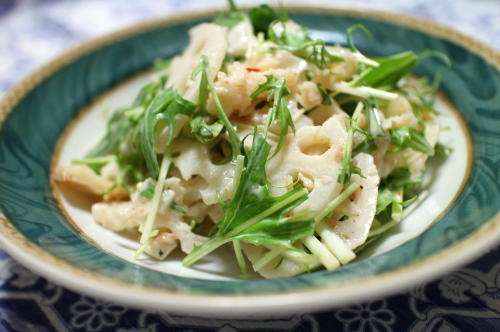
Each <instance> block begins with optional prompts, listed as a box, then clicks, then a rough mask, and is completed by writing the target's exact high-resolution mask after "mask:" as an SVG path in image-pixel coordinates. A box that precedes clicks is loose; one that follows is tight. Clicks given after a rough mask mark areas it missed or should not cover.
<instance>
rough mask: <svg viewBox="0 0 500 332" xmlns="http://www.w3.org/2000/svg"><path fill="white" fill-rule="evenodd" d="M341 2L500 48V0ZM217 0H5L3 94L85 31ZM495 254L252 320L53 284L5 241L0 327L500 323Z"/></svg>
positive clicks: (0, 66)
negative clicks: (334, 302)
mask: <svg viewBox="0 0 500 332" xmlns="http://www.w3.org/2000/svg"><path fill="white" fill-rule="evenodd" d="M322 1H323V3H324V2H329V3H331V2H332V1H328V0H322ZM322 1H318V0H317V1H308V3H312V2H314V3H318V4H321V3H322ZM239 2H240V3H242V2H243V3H246V2H247V1H239ZM290 2H295V1H286V3H290ZM336 3H339V4H343V5H350V6H356V7H360V6H369V7H371V8H379V9H385V10H391V11H402V12H407V13H412V14H416V15H420V16H423V17H426V18H429V19H432V20H436V21H438V22H441V23H444V24H447V25H449V26H452V27H454V28H456V29H458V30H461V31H462V32H465V33H468V34H470V35H473V36H475V37H476V38H478V39H480V40H482V41H483V42H486V43H488V44H490V45H492V46H494V47H496V48H500V1H499V0H468V1H467V0H440V1H435V0H401V1H394V0H351V1H347V0H343V1H337V2H336ZM214 4H218V5H222V4H223V1H222V0H217V1H208V0H206V1H202V0H198V1H196V0H163V1H159V0H140V1H139V0H38V1H28V0H24V1H21V0H17V1H15V0H0V96H1V95H2V94H3V93H5V91H6V90H7V89H8V88H9V87H11V86H12V85H13V84H14V83H15V82H16V81H18V80H20V79H21V78H22V77H23V76H25V75H27V74H28V73H29V72H30V71H32V70H33V69H34V68H36V67H37V66H39V65H40V64H42V63H44V62H46V61H47V60H48V59H51V58H53V57H55V56H57V55H58V54H60V53H61V52H63V51H64V50H66V49H68V48H69V47H71V46H74V45H76V44H78V43H80V42H81V41H83V40H86V39H89V38H93V37H95V36H98V35H102V34H104V33H106V32H109V31H112V30H116V29H118V28H120V27H123V26H126V25H129V24H132V23H134V22H137V21H140V20H144V19H147V18H151V17H158V16H162V15H165V14H169V13H173V12H176V11H179V10H189V9H191V8H200V7H208V6H210V5H214ZM499 258H500V247H498V248H496V249H494V250H492V251H491V252H489V253H488V254H486V255H484V256H483V257H481V258H480V259H478V260H476V261H475V262H473V263H472V264H470V265H469V266H467V267H465V268H462V269H461V270H459V271H457V272H455V273H452V274H448V275H446V276H444V277H442V278H441V279H439V280H437V281H434V282H432V283H429V284H425V285H421V286H419V287H417V288H415V289H413V290H411V291H408V292H404V293H401V294H399V295H396V296H391V297H388V298H385V299H380V300H377V301H373V302H368V303H363V304H359V305H354V306H351V307H346V308H341V309H338V310H334V311H326V312H321V313H315V314H306V315H300V316H299V315H291V316H288V317H282V318H279V319H277V318H276V319H268V320H259V321H250V320H216V319H204V318H194V317H185V316H178V315H172V314H169V313H166V312H153V311H140V310H135V309H130V308H126V307H123V306H120V305H116V304H114V303H108V302H104V301H101V300H96V299H93V298H90V297H86V296H83V295H81V294H77V293H74V292H71V291H68V290H66V289H64V288H61V287H59V286H56V285H54V284H52V283H51V282H49V281H47V280H45V279H44V278H42V277H39V276H37V275H35V274H33V273H32V272H30V271H29V270H27V269H25V268H24V267H22V266H21V265H19V264H18V263H16V262H15V261H13V260H12V259H11V258H10V257H9V256H8V255H6V254H5V253H4V252H2V251H1V250H0V331H67V330H70V331H106V330H109V331H119V332H138V331H144V332H153V331H172V330H179V331H212V330H215V331H224V332H228V331H240V330H242V331H243V330H244V331H254V330H261V331H268V330H273V331H276V330H285V331H288V330H290V331H403V330H412V331H457V330H458V331H500V259H499Z"/></svg>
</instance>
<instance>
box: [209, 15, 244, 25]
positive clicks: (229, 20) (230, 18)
mask: <svg viewBox="0 0 500 332" xmlns="http://www.w3.org/2000/svg"><path fill="white" fill-rule="evenodd" d="M245 18H246V15H245V13H243V12H240V11H230V12H226V13H220V14H217V15H215V16H214V22H215V24H218V25H220V26H224V27H229V28H232V27H234V26H235V25H237V24H238V23H240V22H241V21H243V20H244V19H245Z"/></svg>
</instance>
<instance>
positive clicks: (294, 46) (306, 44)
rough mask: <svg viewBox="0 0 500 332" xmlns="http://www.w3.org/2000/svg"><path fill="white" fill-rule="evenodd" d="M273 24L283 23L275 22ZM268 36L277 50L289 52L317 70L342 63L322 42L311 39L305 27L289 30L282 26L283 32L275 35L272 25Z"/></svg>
mask: <svg viewBox="0 0 500 332" xmlns="http://www.w3.org/2000/svg"><path fill="white" fill-rule="evenodd" d="M273 24H283V23H280V22H276V23H273ZM268 35H269V40H270V41H272V42H273V43H275V44H276V45H277V46H278V48H281V49H284V50H286V51H288V52H291V53H293V54H294V55H295V56H298V57H300V58H302V59H304V60H306V61H307V62H310V63H312V64H314V65H316V66H317V67H318V68H325V67H326V65H327V64H330V63H333V62H339V61H344V58H343V57H341V56H338V55H335V54H332V53H330V52H329V51H328V49H327V48H326V44H325V42H324V41H323V40H321V39H312V38H311V37H310V36H309V34H308V32H307V29H306V28H305V27H301V28H300V29H295V30H289V29H287V28H286V26H285V25H284V24H283V31H282V32H281V33H280V34H279V35H277V34H276V33H275V32H274V30H273V25H271V26H270V27H269V30H268Z"/></svg>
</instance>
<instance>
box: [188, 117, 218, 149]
mask: <svg viewBox="0 0 500 332" xmlns="http://www.w3.org/2000/svg"><path fill="white" fill-rule="evenodd" d="M189 125H190V126H191V133H192V134H193V136H194V137H195V138H196V139H197V140H198V141H200V142H201V143H204V144H207V143H210V142H212V141H213V140H214V139H215V138H217V136H219V134H220V133H221V132H222V129H224V125H223V124H222V122H221V121H215V122H213V123H210V124H209V123H207V122H206V121H205V117H204V116H197V117H194V118H193V119H192V120H191V121H190V122H189Z"/></svg>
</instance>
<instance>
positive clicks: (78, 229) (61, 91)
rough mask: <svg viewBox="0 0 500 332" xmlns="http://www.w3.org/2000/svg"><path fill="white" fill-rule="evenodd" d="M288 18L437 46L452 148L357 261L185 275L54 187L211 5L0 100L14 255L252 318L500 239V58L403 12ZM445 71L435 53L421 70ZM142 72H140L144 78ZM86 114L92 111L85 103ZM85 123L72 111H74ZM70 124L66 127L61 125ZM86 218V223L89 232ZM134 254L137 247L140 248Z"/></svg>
mask: <svg viewBox="0 0 500 332" xmlns="http://www.w3.org/2000/svg"><path fill="white" fill-rule="evenodd" d="M291 16H292V18H293V19H295V20H297V21H298V22H299V23H301V24H304V25H305V26H307V27H309V28H310V31H311V33H312V34H313V35H314V36H317V37H321V38H323V39H325V40H326V41H327V42H329V43H344V42H345V35H344V32H345V31H346V29H347V28H348V27H349V26H352V25H353V24H356V23H361V24H363V25H364V26H366V27H367V28H368V29H369V30H370V31H371V32H372V33H373V35H374V38H373V39H370V38H368V37H367V36H364V35H361V34H359V35H356V45H357V46H358V47H359V48H360V49H361V50H362V51H363V52H364V53H366V54H370V55H387V54H393V53H397V52H401V51H405V50H413V51H415V52H416V53H420V52H423V51H425V50H427V49H434V50H439V51H441V52H443V53H445V54H446V55H447V56H448V57H449V58H450V59H451V61H452V63H453V66H452V67H451V68H447V69H444V70H443V83H442V91H443V94H444V95H445V96H446V98H445V97H442V98H441V99H440V103H439V109H440V111H442V112H443V113H444V116H443V117H442V118H443V124H446V125H447V126H448V127H449V128H450V130H449V131H445V132H444V133H443V140H444V142H445V143H449V144H451V145H452V146H453V147H454V148H455V151H454V152H453V154H452V157H451V159H449V160H448V161H447V162H446V163H445V164H444V165H436V166H435V167H432V169H433V170H435V172H433V173H432V176H431V177H432V178H431V179H429V183H430V186H429V192H430V194H429V196H428V197H427V198H426V199H425V200H424V201H423V202H422V203H421V205H419V207H418V208H417V209H416V210H415V211H414V213H412V214H411V215H410V216H409V218H407V219H406V220H405V222H404V224H403V225H402V226H401V231H400V232H398V233H395V234H391V235H390V236H389V237H387V238H386V239H385V240H384V241H383V242H382V243H379V244H378V245H377V246H375V247H374V250H373V251H372V252H370V253H368V254H367V255H365V257H362V258H360V259H358V260H357V261H356V262H354V263H351V264H349V265H347V266H344V267H342V268H340V269H338V270H334V271H319V272H314V273H310V274H306V275H302V276H298V277H293V278H286V279H278V280H241V279H237V278H235V276H234V273H233V272H231V271H229V270H223V271H221V268H220V267H221V264H220V263H218V262H217V261H214V262H212V263H211V264H207V266H206V267H203V270H201V269H198V270H191V269H186V270H182V269H180V267H179V264H178V263H177V262H175V261H169V262H166V263H165V264H163V263H162V264H159V265H151V264H148V262H147V261H141V262H137V261H133V260H132V259H131V258H130V255H128V253H127V251H126V250H124V251H121V249H122V248H125V249H126V245H125V244H124V243H123V242H120V241H124V239H120V238H113V235H114V234H111V233H110V234H107V235H104V236H102V237H100V238H93V239H91V238H90V236H89V233H95V229H92V221H91V220H86V219H85V218H87V217H88V215H87V216H86V215H85V213H86V212H85V208H84V207H82V206H78V205H77V204H75V203H74V202H71V200H68V199H67V198H68V197H67V195H61V194H60V193H59V192H58V191H53V188H52V186H51V184H50V176H49V174H50V169H51V167H52V166H53V163H64V162H68V161H69V160H71V158H74V157H76V156H80V155H81V154H82V153H83V152H84V151H85V150H86V147H88V146H90V145H91V144H92V143H93V142H95V140H97V139H98V135H99V132H100V127H99V126H102V123H103V121H102V119H100V118H99V114H100V110H101V109H102V105H103V103H111V104H112V106H115V105H118V104H119V103H121V102H126V101H127V100H126V98H127V97H129V98H130V94H131V92H130V91H133V90H134V89H135V87H136V86H137V85H139V84H140V83H141V82H143V80H144V79H145V77H146V76H145V75H147V74H145V72H146V70H147V69H148V68H149V66H150V65H151V63H152V62H153V60H154V59H155V58H157V57H170V56H173V55H175V54H177V53H179V52H180V51H181V50H182V49H183V47H184V46H185V45H186V44H187V41H188V40H187V31H188V30H189V28H190V27H192V26H193V25H195V24H197V23H199V22H202V21H204V20H207V18H209V17H211V13H208V12H199V13H191V14H186V15H177V16H176V17H175V18H164V19H159V20H155V21H150V22H146V23H142V24H139V25H137V26H133V27H130V28H128V29H125V30H122V31H119V32H117V33H114V34H111V35H108V36H105V37H103V38H100V39H97V40H94V41H90V42H88V43H86V44H84V45H82V46H80V47H78V48H76V49H74V50H72V51H70V52H68V53H66V54H64V55H63V56H61V57H60V58H58V59H56V60H54V61H53V62H51V63H49V64H48V65H46V66H45V67H43V68H41V69H40V70H38V71H37V72H35V73H33V74H32V75H30V76H29V77H27V78H26V79H25V80H23V81H22V82H20V83H19V84H18V85H17V86H15V87H14V88H13V89H12V90H11V91H10V92H9V93H8V94H7V95H6V96H5V98H4V99H3V100H2V101H1V102H0V118H1V119H2V120H3V125H2V128H1V129H0V206H1V209H2V212H3V215H4V217H1V218H0V242H1V244H2V246H3V248H4V249H5V250H7V251H8V252H9V254H11V255H12V256H13V257H14V258H16V259H18V260H19V261H20V262H21V263H23V264H25V265H26V266H27V267H29V268H31V269H33V270H34V271H36V272H38V273H40V274H42V275H43V276H45V277H47V278H49V279H51V280H53V281H55V282H57V283H60V284H62V285H64V286H66V287H69V288H71V289H73V290H76V291H79V292H83V293H87V294H90V295H92V296H97V297H102V298H106V299H109V300H113V301H117V302H121V303H125V304H128V305H132V306H138V307H149V308H155V309H163V310H166V311H170V312H178V313H184V314H191V315H217V316H225V317H229V316H248V315H258V316H262V315H272V314H284V313H290V312H304V311H312V310H317V309H320V308H328V307H333V306H339V305H346V304H348V303H352V302H355V301H360V300H367V299H369V298H371V297H375V296H386V295H389V294H391V293H394V292H396V291H399V290H401V289H402V288H404V287H410V286H412V285H416V284H418V283H421V282H423V281H425V280H429V279H431V278H434V277H436V276H438V275H440V274H442V273H444V272H446V271H448V270H450V269H453V268H457V267H458V266H460V265H462V264H465V263H467V262H468V261H470V260H471V259H473V258H474V257H477V255H479V254H480V253H482V252H484V251H485V250H486V249H487V248H489V247H491V246H492V245H494V244H495V243H498V240H499V238H500V215H499V208H500V201H499V200H498V199H494V198H495V197H499V194H500V188H499V187H500V185H499V181H498V178H499V176H500V174H499V170H500V165H499V162H500V144H499V143H498V141H499V136H500V131H499V130H498V128H500V73H499V69H498V68H499V66H500V55H499V54H498V53H496V52H495V51H494V50H492V49H490V48H488V47H486V46H484V45H482V44H481V43H478V42H476V41H474V40H472V39H470V38H468V37H466V36H463V35H461V34H459V33H457V32H454V31H452V30H449V29H447V28H443V27H441V26H438V25H436V24H434V23H430V22H427V21H424V20H421V19H416V18H413V17H407V16H405V15H401V14H388V13H381V12H373V11H353V10H345V9H334V8H324V7H323V8H311V7H301V8H293V9H291ZM440 68H442V65H441V63H440V62H439V61H438V60H437V59H428V60H426V61H425V62H422V63H421V65H419V67H418V68H417V74H418V75H422V76H432V75H433V74H434V73H435V72H436V71H437V70H440ZM141 80H142V81H141ZM82 110H84V111H83V112H82ZM75 119H76V120H75ZM65 128H66V129H65ZM89 227H90V228H89ZM130 250H133V249H130Z"/></svg>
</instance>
